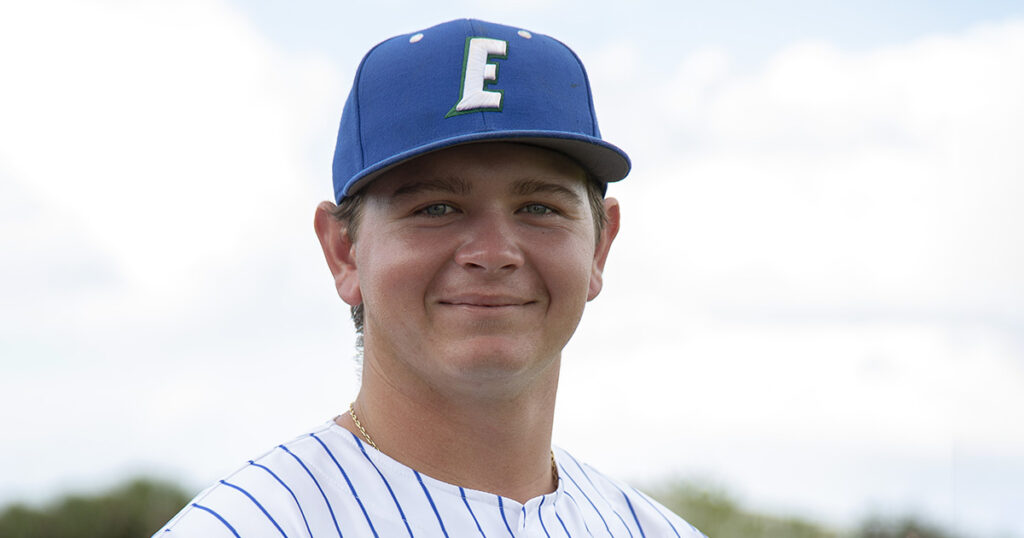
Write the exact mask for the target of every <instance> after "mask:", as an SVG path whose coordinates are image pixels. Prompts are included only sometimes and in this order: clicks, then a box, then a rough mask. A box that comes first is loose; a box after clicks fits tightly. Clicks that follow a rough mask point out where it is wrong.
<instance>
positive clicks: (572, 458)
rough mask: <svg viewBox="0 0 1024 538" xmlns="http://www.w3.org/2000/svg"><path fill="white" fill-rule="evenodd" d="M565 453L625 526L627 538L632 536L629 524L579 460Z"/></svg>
mask: <svg viewBox="0 0 1024 538" xmlns="http://www.w3.org/2000/svg"><path fill="white" fill-rule="evenodd" d="M566 455H567V456H569V459H571V460H572V462H573V463H575V464H576V467H577V468H578V469H579V470H580V472H581V473H583V478H586V479H587V482H589V483H590V487H592V488H594V491H596V492H597V494H598V495H599V496H600V497H601V500H602V501H604V503H605V504H607V505H608V508H611V509H612V513H613V514H615V517H617V518H619V522H620V523H622V526H623V527H625V528H626V532H628V533H629V538H633V531H631V530H629V525H626V520H625V519H622V516H621V515H620V514H619V512H618V510H616V509H615V507H614V506H612V503H610V502H608V498H607V497H605V496H604V493H601V490H600V489H598V488H597V486H596V485H594V481H593V480H591V479H590V475H588V474H587V471H586V469H584V468H583V466H582V465H580V462H579V461H576V458H574V457H572V454H569V453H566Z"/></svg>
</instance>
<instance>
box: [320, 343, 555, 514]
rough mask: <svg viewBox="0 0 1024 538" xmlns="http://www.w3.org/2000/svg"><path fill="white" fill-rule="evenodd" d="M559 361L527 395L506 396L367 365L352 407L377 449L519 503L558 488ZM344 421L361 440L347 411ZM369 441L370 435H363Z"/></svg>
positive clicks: (444, 478)
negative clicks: (554, 450)
mask: <svg viewBox="0 0 1024 538" xmlns="http://www.w3.org/2000/svg"><path fill="white" fill-rule="evenodd" d="M558 367H559V360H558V358H557V357H556V358H555V359H554V360H553V361H551V363H550V364H549V365H548V367H547V368H546V370H547V371H546V372H542V373H541V374H540V375H538V376H537V377H536V379H535V380H534V382H533V383H526V384H524V386H523V388H522V390H519V391H516V392H515V393H511V394H508V393H506V394H502V396H500V397H493V396H488V395H485V393H486V394H493V393H494V392H495V391H480V390H479V389H478V388H477V389H476V390H472V391H469V392H466V393H460V392H458V391H451V390H443V391H442V390H438V389H436V388H431V387H427V386H423V385H419V386H417V385H416V384H413V383H408V382H407V381H408V380H404V381H406V382H404V383H403V382H400V381H403V380H400V379H395V378H394V376H389V375H385V372H384V371H383V370H382V369H381V368H380V366H379V363H378V362H377V361H374V360H369V361H366V362H365V363H364V371H363V380H362V387H361V389H360V392H359V396H358V397H357V398H356V401H355V403H354V406H355V411H356V413H357V416H358V418H359V421H360V423H361V424H362V426H363V428H364V429H365V430H366V434H368V435H369V436H370V438H371V439H372V440H373V442H374V443H375V444H376V445H377V447H378V449H379V450H380V451H382V452H383V453H385V454H387V455H388V456H389V457H391V458H393V459H395V460H397V461H399V462H401V463H403V464H405V465H407V466H409V467H411V468H413V469H416V470H418V471H420V472H422V473H424V474H426V475H428V476H431V477H433V478H436V479H438V480H441V481H444V482H448V483H451V484H455V485H459V486H462V487H466V488H469V489H475V490H480V491H486V492H489V493H494V494H497V495H501V496H503V497H506V498H509V499H514V500H516V501H518V502H520V503H525V502H526V501H527V500H529V499H531V498H534V497H537V496H539V495H543V494H545V493H550V492H551V491H554V489H555V488H556V487H557V480H556V479H555V478H554V476H553V474H552V470H551V427H552V420H553V415H554V405H555V392H556V388H557V385H558ZM338 424H339V425H341V426H342V427H344V428H346V429H348V430H350V431H352V432H353V433H355V434H356V435H358V436H360V438H364V436H363V433H362V432H361V431H360V430H359V428H357V427H356V425H355V423H354V421H353V420H352V418H351V417H350V416H349V414H348V413H345V414H343V415H341V416H340V417H339V418H338ZM364 439H365V438H364Z"/></svg>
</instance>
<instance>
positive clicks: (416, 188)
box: [391, 176, 583, 204]
mask: <svg viewBox="0 0 1024 538" xmlns="http://www.w3.org/2000/svg"><path fill="white" fill-rule="evenodd" d="M423 192H444V193H448V194H454V195H468V194H470V193H472V192H473V185H472V184H471V183H469V182H468V181H466V180H464V179H462V178H460V177H457V176H443V177H436V178H431V179H424V180H421V181H413V182H411V183H406V184H405V185H402V186H401V187H398V188H397V189H395V192H393V193H392V194H391V197H392V198H401V197H405V196H412V195H414V194H419V193H423ZM509 192H511V193H512V194H515V195H517V196H531V195H534V194H538V193H551V194H555V195H558V196H560V197H562V198H565V199H567V200H569V201H570V202H572V203H574V204H582V203H583V199H582V198H580V195H579V194H577V193H576V192H574V191H572V190H571V189H569V188H566V187H564V186H562V185H559V184H558V183H553V182H550V181H542V180H538V179H524V180H521V181H516V182H515V183H513V184H512V185H511V186H510V187H509Z"/></svg>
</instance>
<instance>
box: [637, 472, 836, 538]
mask: <svg viewBox="0 0 1024 538" xmlns="http://www.w3.org/2000/svg"><path fill="white" fill-rule="evenodd" d="M651 492H652V496H653V497H654V498H656V499H658V501H660V502H661V503H662V504H664V505H665V506H666V507H668V508H669V509H671V510H672V511H673V512H675V513H677V514H680V515H681V516H683V518H684V519H686V520H687V521H689V522H690V523H691V524H693V526H695V527H697V528H698V529H700V530H701V532H703V533H704V534H706V535H708V536H709V537H711V538H731V537H743V538H837V537H838V536H840V535H839V534H838V533H836V532H834V531H831V530H829V529H826V528H824V527H821V526H819V525H818V524H816V523H812V522H810V521H806V520H803V519H800V518H796V517H779V516H770V515H764V514H757V513H753V512H749V511H747V510H744V509H742V508H741V507H740V506H739V504H738V503H737V502H736V501H735V500H734V499H732V498H731V497H729V495H728V494H726V493H725V492H723V491H721V490H718V489H714V488H699V487H697V486H694V485H692V484H689V483H687V482H683V481H673V482H670V483H667V484H664V485H662V486H660V487H657V486H656V487H655V488H653V489H652V490H651Z"/></svg>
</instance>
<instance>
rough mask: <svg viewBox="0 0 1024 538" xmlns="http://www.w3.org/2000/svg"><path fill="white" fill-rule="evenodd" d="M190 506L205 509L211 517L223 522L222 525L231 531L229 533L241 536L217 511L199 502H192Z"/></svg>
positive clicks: (238, 537)
mask: <svg viewBox="0 0 1024 538" xmlns="http://www.w3.org/2000/svg"><path fill="white" fill-rule="evenodd" d="M192 506H195V507H196V508H198V509H200V510H206V511H207V512H209V513H211V514H213V517H215V518H217V519H219V520H220V522H221V523H223V524H224V526H225V527H227V528H228V530H229V531H231V534H234V535H235V536H236V537H237V538H242V537H241V536H238V531H236V530H235V528H234V527H232V526H231V524H230V523H228V522H227V520H226V519H224V518H222V517H220V514H218V513H217V512H214V511H213V510H211V509H209V508H207V507H205V506H203V505H201V504H196V503H192Z"/></svg>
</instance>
